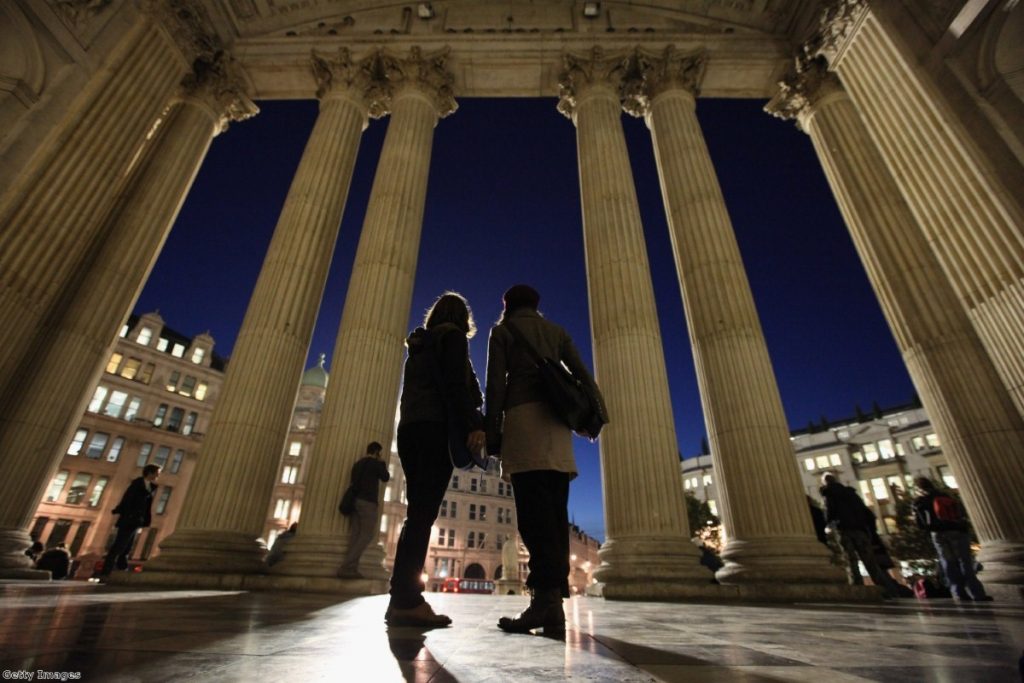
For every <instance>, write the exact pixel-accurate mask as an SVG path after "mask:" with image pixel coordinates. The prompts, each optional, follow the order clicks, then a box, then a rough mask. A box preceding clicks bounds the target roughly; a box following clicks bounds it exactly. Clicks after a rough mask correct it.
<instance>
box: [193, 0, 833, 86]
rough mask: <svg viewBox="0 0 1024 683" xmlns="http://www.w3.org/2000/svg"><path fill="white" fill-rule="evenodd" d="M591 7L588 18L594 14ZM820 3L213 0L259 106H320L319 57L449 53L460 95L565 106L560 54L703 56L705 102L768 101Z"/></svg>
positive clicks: (215, 16)
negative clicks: (638, 49)
mask: <svg viewBox="0 0 1024 683" xmlns="http://www.w3.org/2000/svg"><path fill="white" fill-rule="evenodd" d="M585 5H590V8H589V9H590V13H591V14H594V12H595V11H596V15H595V16H589V17H588V16H585ZM819 6H820V2H818V0H677V1H675V2H673V1H670V0H661V1H658V0H602V1H601V2H598V3H585V2H584V1H583V0H533V1H530V0H505V1H499V0H434V1H432V2H395V1H393V0H206V2H205V8H206V10H207V12H208V13H209V18H210V20H211V21H212V23H213V24H214V26H215V27H216V29H217V32H218V33H219V34H220V36H221V38H222V39H223V41H224V43H225V44H226V45H228V46H230V47H231V49H232V53H233V54H234V55H235V57H236V58H237V59H238V60H239V61H240V62H241V64H242V65H243V67H244V68H245V70H246V72H247V73H248V75H249V77H250V78H251V80H252V84H253V87H254V91H255V92H254V95H255V97H256V98H257V99H297V98H311V97H313V93H314V90H315V85H314V80H313V78H312V76H311V72H310V67H309V55H310V51H311V50H313V49H316V50H318V51H320V52H325V53H330V52H333V51H336V50H338V49H339V48H342V47H344V48H347V49H349V50H350V51H351V53H352V54H353V56H355V57H359V56H360V55H361V54H364V53H368V52H370V51H371V50H373V49H376V48H378V47H385V48H388V49H391V50H393V51H395V52H396V53H401V52H405V51H407V50H408V49H409V48H410V47H412V46H414V45H415V46H419V47H421V48H422V49H423V50H424V51H432V50H436V49H439V48H442V47H449V48H450V56H449V59H448V66H449V68H450V69H451V70H452V72H453V73H454V75H455V94H456V96H457V97H537V96H541V97H544V96H555V95H556V94H557V92H558V82H557V81H558V73H559V71H560V69H561V55H562V54H563V53H565V52H576V53H585V52H588V51H589V50H590V49H591V48H592V47H594V46H600V47H601V48H603V49H604V50H605V51H608V52H610V51H614V50H628V49H631V48H633V47H635V46H638V45H639V46H643V47H644V48H645V49H647V50H659V49H661V48H663V47H665V46H667V45H674V46H675V47H676V48H677V49H679V50H690V49H698V48H705V49H706V50H707V51H708V55H709V58H708V66H707V72H706V77H705V80H704V83H703V87H702V95H704V96H709V97H769V96H770V95H771V93H772V92H774V90H775V87H776V83H777V82H778V80H779V78H780V76H781V74H782V72H783V70H784V69H785V68H786V67H787V65H788V64H789V62H790V60H791V59H792V55H793V50H794V48H795V46H796V45H797V43H798V42H799V38H800V37H801V36H804V35H806V34H807V32H808V31H809V27H812V26H813V25H814V22H815V20H816V19H817V8H818V7H819Z"/></svg>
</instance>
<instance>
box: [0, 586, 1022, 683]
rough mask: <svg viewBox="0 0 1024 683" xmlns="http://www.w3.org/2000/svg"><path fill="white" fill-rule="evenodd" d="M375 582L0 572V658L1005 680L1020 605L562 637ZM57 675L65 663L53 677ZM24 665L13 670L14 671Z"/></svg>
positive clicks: (115, 674) (216, 669)
mask: <svg viewBox="0 0 1024 683" xmlns="http://www.w3.org/2000/svg"><path fill="white" fill-rule="evenodd" d="M386 601H387V597H386V596H371V597H363V598H355V599H347V600H345V599H340V598H337V597H333V596H327V595H313V594H289V595H284V594H272V593H247V592H225V591H154V590H125V589H121V588H115V587H111V586H100V585H92V584H79V583H68V584H43V583H39V584H34V583H24V582H23V583H13V582H12V583H6V584H2V585H0V670H2V671H3V672H4V678H5V679H8V678H10V677H14V676H16V675H19V674H18V672H31V673H35V674H36V676H35V678H34V680H41V679H42V676H41V675H40V674H38V673H37V672H39V671H44V672H58V673H59V672H67V673H69V674H73V673H80V675H81V678H80V679H81V680H87V681H181V680H199V681H251V680H254V679H260V680H262V681H312V680H324V681H373V682H375V683H376V682H377V681H437V682H441V681H462V682H463V683H473V682H477V681H494V682H498V681H514V682H519V681H559V680H572V681H615V682H618V683H625V682H627V681H629V682H631V681H702V682H711V683H713V682H717V681H730V682H731V681H738V682H743V683H745V682H751V681H765V682H767V681H815V682H818V681H821V682H825V683H844V682H847V681H899V682H901V683H904V682H907V683H909V682H913V681H949V682H950V683H953V682H956V683H969V682H970V681H985V682H986V683H996V682H998V681H1019V680H1020V676H1019V674H1018V670H1017V666H1018V658H1019V657H1020V655H1021V652H1022V648H1024V605H1021V604H1019V603H1017V604H999V603H988V604H984V605H969V606H958V605H956V604H954V603H953V602H952V601H950V600H937V601H931V602H927V603H923V602H918V601H916V600H900V601H896V602H892V603H886V604H879V605H872V606H864V605H822V604H798V605H784V606H771V605H752V604H747V605H721V604H715V605H711V604H693V603H690V604H672V603H652V602H640V603H629V602H613V601H605V600H602V599H599V598H574V599H573V600H571V601H569V602H568V603H567V610H566V611H567V615H568V617H569V632H568V635H567V638H566V640H565V642H560V641H557V640H551V639H547V638H544V637H541V636H523V635H511V634H506V633H503V632H501V631H499V630H498V629H497V628H495V622H497V620H498V617H499V616H500V615H502V614H510V613H514V612H515V611H518V610H519V609H521V608H522V607H523V606H524V605H525V604H526V598H522V597H513V596H502V597H495V596H485V595H431V596H430V602H431V603H432V604H433V605H434V606H435V607H437V608H438V609H439V610H441V611H444V612H446V613H448V614H449V615H451V616H452V618H453V619H454V625H453V627H451V628H447V629H438V630H433V631H426V632H424V631H420V630H417V629H408V628H401V629H389V628H388V627H387V626H386V625H385V624H384V621H383V614H384V608H385V606H386ZM72 678H73V676H72V675H69V676H68V678H67V679H68V680H70V679H72ZM23 680H27V679H23Z"/></svg>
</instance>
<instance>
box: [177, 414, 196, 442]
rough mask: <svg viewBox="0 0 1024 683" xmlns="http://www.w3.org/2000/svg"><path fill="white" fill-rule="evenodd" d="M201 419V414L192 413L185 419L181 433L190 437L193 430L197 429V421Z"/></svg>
mask: <svg viewBox="0 0 1024 683" xmlns="http://www.w3.org/2000/svg"><path fill="white" fill-rule="evenodd" d="M198 419H199V413H197V412H194V411H193V412H190V413H189V414H188V417H186V418H185V426H184V427H182V428H181V433H182V434H184V435H185V436H188V435H189V434H191V433H192V430H193V429H195V428H196V420H198Z"/></svg>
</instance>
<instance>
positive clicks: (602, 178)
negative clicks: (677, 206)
mask: <svg viewBox="0 0 1024 683" xmlns="http://www.w3.org/2000/svg"><path fill="white" fill-rule="evenodd" d="M616 71H617V66H616V60H614V59H611V60H604V59H603V57H601V56H600V53H595V55H594V58H592V59H589V60H584V59H577V58H574V57H567V72H566V74H564V75H563V79H562V89H563V95H562V97H563V99H562V102H561V104H560V109H561V110H562V111H563V113H566V114H568V115H570V116H571V118H572V120H573V122H574V123H575V124H576V144H577V151H578V155H579V173H580V195H581V204H582V209H583V237H584V248H585V255H586V266H587V285H588V292H589V298H590V320H591V331H592V334H593V349H594V365H595V370H596V373H597V379H598V381H599V383H600V385H601V390H602V392H603V394H604V397H605V400H606V402H607V408H608V414H609V415H610V416H611V422H610V423H609V424H608V426H607V427H606V428H605V430H604V431H603V432H602V434H601V439H600V442H599V443H600V451H601V476H602V484H603V489H604V510H605V524H606V529H607V541H606V542H605V543H604V545H603V546H602V547H601V567H600V569H598V571H597V572H596V573H595V576H597V578H598V580H599V581H602V582H603V583H604V584H605V588H604V594H605V596H606V597H612V598H615V597H659V596H666V597H667V596H671V595H672V594H673V591H677V590H683V589H685V584H687V583H688V582H696V581H701V582H706V581H707V573H706V571H704V570H703V569H702V568H701V567H700V566H699V565H698V563H697V561H696V548H695V547H694V546H693V544H692V543H690V540H689V535H690V534H689V525H688V522H687V519H686V505H685V501H684V500H683V491H682V487H681V486H680V475H679V458H678V443H677V441H676V432H675V422H674V420H673V417H672V403H671V400H670V398H669V392H668V379H667V372H666V369H665V358H664V352H663V350H662V342H661V332H660V329H659V326H658V313H657V309H656V307H655V301H654V289H653V285H652V283H651V274H650V267H649V265H648V261H647V249H646V245H645V242H644V236H643V225H642V223H641V220H640V210H639V205H638V202H637V197H636V188H635V186H634V184H633V173H632V170H631V167H630V164H629V155H628V152H627V150H626V140H625V136H624V134H623V131H622V122H621V116H622V111H621V105H620V101H619V94H618V91H617V89H616V87H615V82H616V78H617V74H616ZM640 492H642V495H638V494H639V493H640Z"/></svg>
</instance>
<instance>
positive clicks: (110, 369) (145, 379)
mask: <svg viewBox="0 0 1024 683" xmlns="http://www.w3.org/2000/svg"><path fill="white" fill-rule="evenodd" d="M122 361H123V362H122ZM155 369H156V366H155V365H154V364H153V363H144V362H143V361H142V359H141V358H135V357H134V356H129V357H128V359H127V360H125V357H124V354H122V353H117V352H115V353H112V354H111V355H110V360H109V361H107V373H109V374H111V375H120V376H121V377H124V378H125V379H130V380H133V381H135V382H141V383H142V384H149V382H150V380H152V379H153V371H154V370H155Z"/></svg>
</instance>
